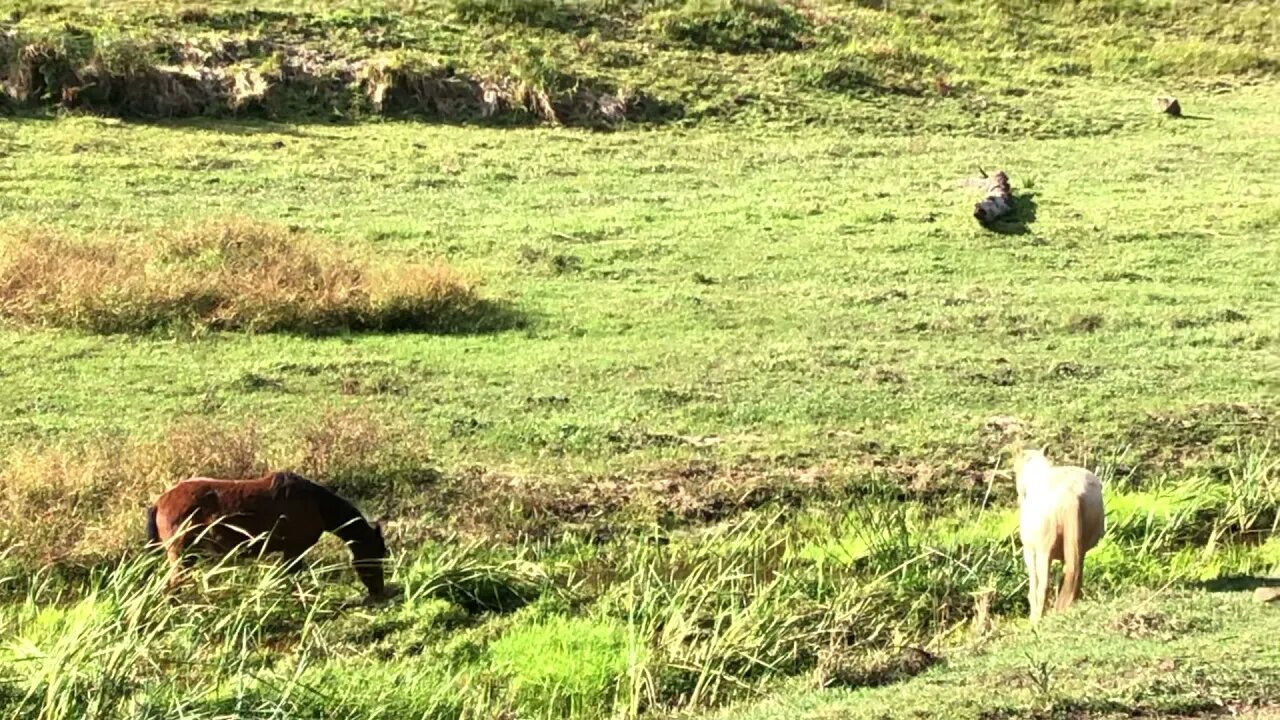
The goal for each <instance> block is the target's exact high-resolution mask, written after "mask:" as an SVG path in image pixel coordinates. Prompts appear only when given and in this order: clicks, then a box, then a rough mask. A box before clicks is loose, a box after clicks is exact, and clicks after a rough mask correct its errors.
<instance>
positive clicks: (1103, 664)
mask: <svg viewBox="0 0 1280 720" xmlns="http://www.w3.org/2000/svg"><path fill="white" fill-rule="evenodd" d="M1278 623H1280V614H1277V613H1276V612H1275V610H1274V609H1273V608H1267V607H1262V606H1260V605H1257V604H1255V603H1253V602H1251V601H1250V600H1249V598H1248V596H1247V595H1245V594H1243V593H1234V594H1212V593H1200V594H1195V593H1182V592H1174V593H1169V592H1166V593H1148V592H1140V593H1134V594H1132V595H1130V596H1126V597H1124V598H1123V599H1121V600H1119V601H1117V602H1116V603H1114V604H1105V605H1104V604H1096V603H1090V604H1088V605H1086V606H1082V607H1081V608H1079V610H1078V611H1076V612H1074V613H1073V614H1071V615H1070V616H1060V617H1055V618H1051V619H1050V620H1048V621H1047V622H1045V624H1044V625H1043V626H1042V627H1041V628H1039V629H1038V630H1036V631H1034V632H1032V631H1025V630H1023V631H1020V632H1009V633H1007V634H1001V635H998V636H996V637H994V638H991V639H988V640H985V641H982V642H979V643H975V644H974V645H973V646H972V647H971V648H969V649H967V650H965V651H962V652H960V653H957V656H956V657H954V658H951V659H949V660H948V662H947V663H946V665H945V666H942V667H935V668H934V669H932V670H930V671H929V672H928V673H927V674H925V675H923V676H920V677H916V678H914V679H912V680H909V681H907V682H904V683H901V684H897V685H893V686H889V687H884V688H872V689H831V690H825V691H820V692H813V691H805V690H800V689H795V690H792V691H791V692H788V693H782V694H780V696H779V697H777V698H776V699H769V700H765V701H763V702H759V703H755V704H754V706H752V705H748V706H747V707H735V708H733V709H731V710H729V711H726V712H723V713H720V714H717V715H716V716H718V717H733V718H744V719H750V720H765V719H767V718H834V717H841V718H864V717H865V718H915V717H974V716H979V715H983V714H986V716H992V717H1007V718H1032V717H1097V718H1104V717H1106V718H1109V717H1133V716H1134V715H1140V716H1156V717H1202V716H1209V715H1214V714H1217V713H1220V712H1223V710H1224V708H1234V709H1236V710H1237V711H1239V712H1241V713H1242V715H1243V716H1245V717H1273V716H1274V712H1275V706H1274V702H1275V694H1274V688H1275V686H1276V683H1277V682H1280V677H1277V675H1276V667H1277V661H1278V660H1280V656H1278V655H1277V651H1276V648H1275V644H1274V643H1272V642H1269V641H1268V640H1267V639H1266V638H1267V637H1268V635H1269V634H1270V633H1275V632H1276V631H1277V630H1280V625H1278ZM1258 706H1263V707H1269V708H1270V712H1269V713H1267V712H1266V711H1257V714H1256V715H1255V714H1253V713H1252V712H1251V711H1250V708H1254V707H1258Z"/></svg>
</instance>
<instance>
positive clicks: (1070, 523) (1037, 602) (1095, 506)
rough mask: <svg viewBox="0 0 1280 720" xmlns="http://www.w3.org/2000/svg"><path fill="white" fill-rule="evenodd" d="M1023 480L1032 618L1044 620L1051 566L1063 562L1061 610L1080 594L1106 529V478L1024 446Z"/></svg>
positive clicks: (1022, 528) (1017, 464) (1019, 470)
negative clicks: (1087, 560)
mask: <svg viewBox="0 0 1280 720" xmlns="http://www.w3.org/2000/svg"><path fill="white" fill-rule="evenodd" d="M1014 474H1015V476H1016V478H1017V485H1018V515H1019V521H1018V529H1019V535H1021V537H1022V555H1023V559H1024V560H1025V561H1026V563H1027V575H1028V577H1029V580H1030V585H1031V587H1030V589H1029V590H1028V591H1027V598H1028V600H1030V602H1031V622H1033V623H1034V622H1038V621H1039V620H1040V618H1041V617H1042V616H1043V615H1044V611H1045V605H1046V604H1047V603H1048V602H1049V580H1050V577H1049V566H1050V565H1051V564H1052V562H1053V561H1054V560H1061V561H1062V587H1060V588H1059V589H1058V600H1057V604H1056V609H1057V610H1058V611H1062V610H1066V609H1067V608H1069V607H1071V603H1073V602H1075V601H1076V600H1078V599H1080V585H1081V582H1082V581H1083V577H1084V554H1085V553H1086V552H1088V551H1089V550H1091V549H1093V547H1094V546H1095V545H1097V544H1098V541H1099V540H1101V539H1102V534H1103V532H1105V530H1106V519H1105V517H1104V513H1103V507H1102V483H1101V482H1100V481H1099V480H1098V478H1097V476H1096V475H1094V474H1093V473H1091V472H1089V471H1088V470H1085V469H1084V468H1079V467H1068V466H1059V467H1055V466H1054V465H1053V464H1052V463H1050V462H1049V459H1048V458H1046V457H1045V456H1044V454H1043V453H1041V452H1040V451H1038V450H1026V451H1023V452H1022V453H1021V454H1020V455H1019V456H1018V458H1017V460H1015V461H1014Z"/></svg>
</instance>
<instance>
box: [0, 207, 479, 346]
mask: <svg viewBox="0 0 1280 720" xmlns="http://www.w3.org/2000/svg"><path fill="white" fill-rule="evenodd" d="M494 309H495V306H494V305H493V304H492V303H490V302H487V301H485V300H482V299H481V298H480V297H479V295H478V294H477V292H476V289H475V286H474V285H473V284H472V283H471V282H470V281H468V280H466V279H465V278H463V277H462V276H461V275H460V274H459V273H457V272H456V271H454V270H452V269H451V268H449V267H448V266H446V265H443V264H441V263H437V264H434V265H414V264H410V265H397V266H393V265H391V264H388V263H384V264H381V265H372V266H371V265H369V264H367V263H366V262H364V261H362V260H360V259H358V258H356V257H353V256H351V255H350V254H348V253H345V252H343V251H341V250H340V249H339V248H338V247H337V246H336V245H333V244H330V243H325V242H321V241H319V240H318V239H316V238H312V237H310V236H307V235H304V234H301V233H298V232H295V231H293V230H290V229H288V228H284V227H281V226H278V225H274V224H270V223H263V222H255V221H247V220H221V221H210V222H206V223H204V224H200V225H196V226H193V227H191V228H189V229H186V230H182V231H177V232H170V233H164V234H161V235H160V236H159V237H157V238H153V239H152V240H151V241H150V242H147V243H143V242H139V241H135V240H126V239H120V238H108V239H94V240H73V239H70V238H66V237H64V236H61V235H57V234H54V233H51V232H48V231H44V230H38V229H19V230H9V231H7V232H6V233H5V234H3V235H0V317H5V318H8V319H10V320H13V321H16V322H19V323H23V324H27V325H48V326H54V327H67V328H75V329H80V330H86V331H90V332H96V333H108V334H109V333H146V332H150V331H153V330H156V329H158V328H182V329H189V330H190V331H193V332H197V333H200V332H208V331H218V330H246V331H250V332H294V333H302V334H313V335H316V334H328V333H335V332H343V331H363V330H378V331H385V332H396V331H428V332H458V331H466V330H469V329H476V328H483V327H485V326H491V325H492V324H493V323H494V322H495V313H494ZM499 314H500V313H499ZM497 322H498V323H499V324H500V323H501V322H503V321H502V320H500V319H499V320H497Z"/></svg>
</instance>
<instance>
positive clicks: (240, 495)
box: [156, 473, 320, 542]
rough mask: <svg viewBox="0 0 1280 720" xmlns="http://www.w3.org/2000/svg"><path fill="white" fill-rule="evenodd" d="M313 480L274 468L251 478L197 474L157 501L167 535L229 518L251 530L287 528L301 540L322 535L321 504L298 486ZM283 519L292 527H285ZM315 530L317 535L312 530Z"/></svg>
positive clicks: (288, 533)
mask: <svg viewBox="0 0 1280 720" xmlns="http://www.w3.org/2000/svg"><path fill="white" fill-rule="evenodd" d="M309 483H310V481H308V480H306V479H305V478H302V477H301V476H298V475H294V474H293V473H272V474H270V475H267V476H264V477H261V478H254V479H248V480H227V479H222V478H206V477H196V478H189V479H187V480H183V481H181V482H179V483H177V484H176V485H174V486H173V487H171V488H169V490H167V491H166V492H165V493H164V494H163V495H161V496H160V499H159V500H157V501H156V511H157V512H156V514H157V529H158V531H159V534H160V536H161V538H162V539H167V538H168V537H170V536H172V535H173V534H175V533H177V532H178V531H179V530H180V529H181V527H182V526H183V525H184V524H185V525H190V526H193V527H205V526H209V525H212V524H215V523H219V522H225V523H227V524H230V525H233V526H235V527H236V528H239V529H240V530H242V531H244V532H246V533H248V534H250V535H260V534H263V533H275V534H283V535H286V536H293V537H297V538H298V539H299V541H300V542H301V541H304V540H307V539H310V541H311V542H314V538H318V537H319V534H320V531H319V530H317V529H316V526H317V522H318V521H317V520H316V519H315V515H316V513H315V509H314V507H313V506H312V504H311V503H309V502H308V501H307V500H308V498H307V497H306V494H305V493H299V492H297V489H298V488H300V487H303V486H304V484H309ZM282 519H287V520H288V523H287V524H288V525H289V527H288V528H283V529H281V528H279V527H278V526H279V525H280V524H281V520H282ZM313 535H314V538H312V536H313Z"/></svg>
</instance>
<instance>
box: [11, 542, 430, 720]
mask: <svg viewBox="0 0 1280 720" xmlns="http://www.w3.org/2000/svg"><path fill="white" fill-rule="evenodd" d="M164 582H165V572H164V570H163V568H162V567H161V566H160V562H159V555H158V554H155V555H151V556H144V557H138V558H135V559H133V560H130V561H127V562H124V563H122V564H121V565H119V566H118V567H116V568H113V569H112V570H111V571H110V572H109V573H104V574H100V575H96V576H94V577H92V578H90V579H88V580H87V581H85V582H84V583H83V584H82V585H81V586H80V587H79V588H78V593H77V594H76V595H75V596H74V597H73V598H70V599H68V597H67V596H66V593H65V588H63V587H61V586H60V585H59V584H58V582H57V581H56V579H54V578H52V576H46V577H43V578H42V577H40V574H37V577H35V578H33V579H31V581H30V583H29V587H28V588H27V591H26V593H25V595H24V596H23V597H21V598H20V599H19V600H18V601H17V602H14V603H11V604H8V605H4V606H0V628H2V629H3V630H4V638H5V640H4V641H2V642H0V684H3V686H4V687H5V692H4V693H3V694H0V713H5V716H6V717H24V718H32V719H33V720H34V719H38V720H63V719H67V720H70V719H72V718H77V719H78V718H115V717H138V718H166V717H191V718H212V717H236V716H240V717H243V716H252V717H279V718H285V717H303V716H307V717H318V716H321V713H320V712H318V711H320V710H321V706H322V705H328V706H331V707H332V706H337V707H338V708H345V709H346V710H347V711H348V712H351V715H349V716H358V715H362V714H361V713H358V712H355V711H353V710H351V708H352V706H359V705H367V706H369V707H378V704H377V702H376V700H377V699H378V698H376V697H372V698H371V697H369V695H371V694H373V693H370V688H369V686H367V685H366V686H364V687H360V686H358V685H355V684H353V683H346V687H343V686H342V685H336V687H335V684H334V683H332V682H326V680H327V678H326V677H325V675H326V672H325V671H326V662H327V661H328V660H329V659H330V657H331V655H332V654H333V650H332V648H333V647H334V645H333V637H332V633H333V629H332V627H331V624H330V622H329V621H330V620H331V619H332V618H334V617H336V616H337V615H338V614H339V613H340V612H341V609H340V608H339V607H338V603H337V602H335V599H334V597H331V596H327V595H325V594H323V593H322V594H319V595H314V594H312V595H309V596H306V597H300V596H299V595H298V591H299V586H298V585H297V583H296V581H295V580H294V579H292V578H289V577H287V576H285V575H284V573H283V572H282V571H281V570H280V568H279V567H276V566H271V565H258V566H250V567H238V566H235V565H234V564H226V563H224V564H220V565H217V566H214V567H211V568H203V569H202V571H201V572H200V573H198V574H197V577H194V578H192V583H193V585H195V586H198V588H199V589H188V590H187V591H185V593H184V594H182V595H181V602H176V603H175V602H171V598H169V597H168V596H167V595H166V593H165V589H164ZM281 657H287V658H288V662H286V663H283V664H280V663H279V659H280V658H281ZM443 682H447V679H445V680H443ZM335 689H336V690H341V691H342V692H338V693H335V692H333V691H334V690H335ZM384 691H385V689H384ZM362 693H363V694H362ZM371 700H372V701H375V702H370V701H371ZM325 716H328V715H325ZM363 716H367V715H363Z"/></svg>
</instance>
